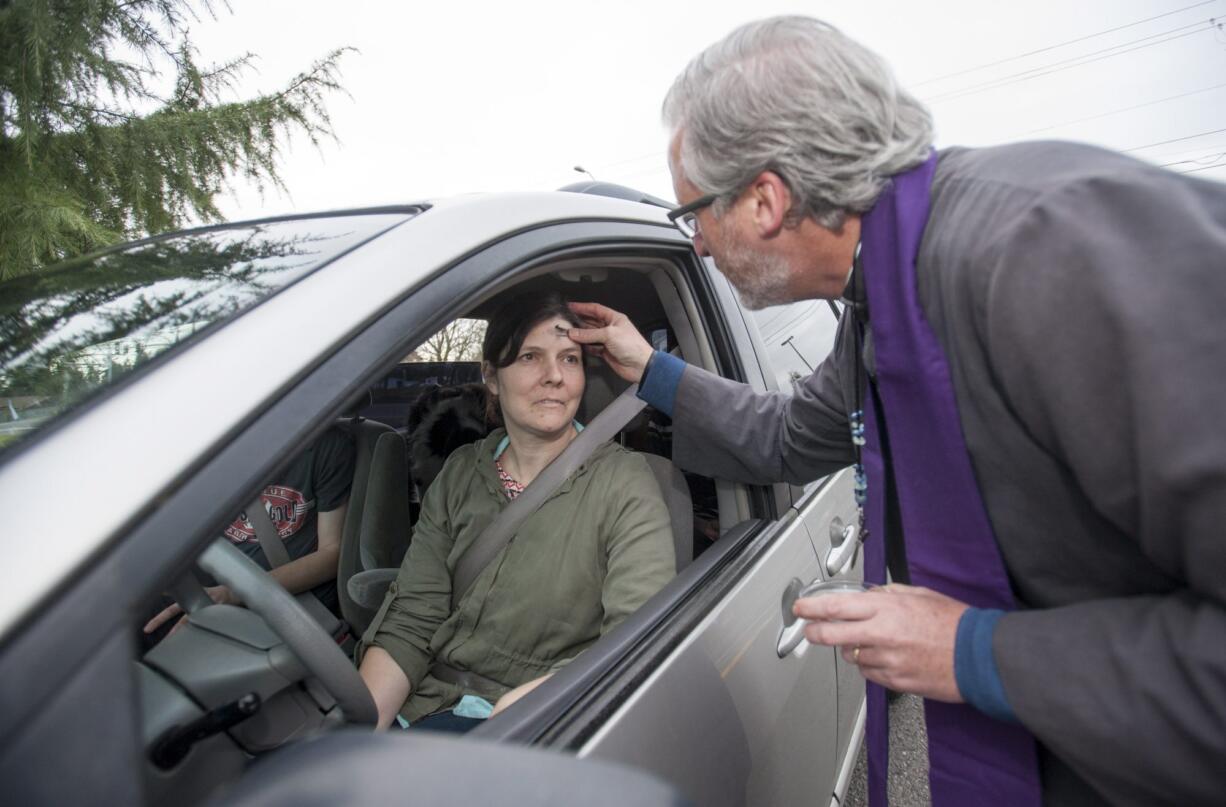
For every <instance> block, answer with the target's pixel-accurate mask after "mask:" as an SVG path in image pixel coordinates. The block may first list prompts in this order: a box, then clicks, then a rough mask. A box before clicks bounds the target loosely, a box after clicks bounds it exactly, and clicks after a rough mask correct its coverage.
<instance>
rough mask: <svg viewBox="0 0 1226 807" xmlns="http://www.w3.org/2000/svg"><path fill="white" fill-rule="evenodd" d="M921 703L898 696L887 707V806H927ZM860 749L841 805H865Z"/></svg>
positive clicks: (925, 755) (925, 747)
mask: <svg viewBox="0 0 1226 807" xmlns="http://www.w3.org/2000/svg"><path fill="white" fill-rule="evenodd" d="M922 704H923V702H922V701H921V700H920V699H919V698H917V697H915V696H914V695H902V696H900V697H899V698H898V699H897V700H895V701H894V703H893V704H891V706H890V775H889V779H888V780H887V787H888V789H889V798H890V807H927V805H929V804H931V803H932V800H931V799H930V798H929V796H928V738H927V736H926V735H925V734H924V707H923V705H922ZM866 772H867V767H866V763H865V755H864V748H861V749H860V759H859V760H857V762H856V770H855V773H853V774H852V776H851V784H850V785H848V787H847V797H846V798H845V799H844V800H843V804H844V807H868V791H867V784H866V778H865V776H866Z"/></svg>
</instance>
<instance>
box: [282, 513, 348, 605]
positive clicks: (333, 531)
mask: <svg viewBox="0 0 1226 807" xmlns="http://www.w3.org/2000/svg"><path fill="white" fill-rule="evenodd" d="M348 504H349V503H348V501H344V502H341V504H340V506H339V507H337V508H336V509H334V510H329V511H328V512H326V513H320V514H319V520H318V522H317V527H318V534H319V540H318V545H317V546H316V548H315V551H314V552H308V553H307V554H305V555H303V556H302V557H300V558H297V559H296V560H291V561H290V562H289V563H287V564H285V565H284V566H278V567H277V568H275V569H273V570H272V571H271V572H269V574H271V575H272V577H273V579H274V580H276V581H277V582H278V583H280V584H281V586H282V588H284V589H285V590H286V591H288V592H289V593H290V594H298V593H300V592H303V591H309V590H310V589H313V588H315V586H318V585H319V584H321V583H325V582H327V581H328V580H334V579H335V578H336V567H337V563H338V562H339V559H340V554H341V532H342V530H343V529H344V526H345V513H346V512H347V511H348V509H349V507H348Z"/></svg>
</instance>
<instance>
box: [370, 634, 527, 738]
mask: <svg viewBox="0 0 1226 807" xmlns="http://www.w3.org/2000/svg"><path fill="white" fill-rule="evenodd" d="M358 674H359V675H361V676H362V680H363V681H364V682H365V683H366V688H367V689H369V690H370V696H371V697H372V698H373V699H374V701H375V708H377V709H378V710H379V722H378V723H377V724H376V728H378V729H379V730H382V729H385V728H387V727H388V726H390V725H391V724H392V721H393V720H395V719H396V715H397V714H398V713H399V712H400V707H402V706H404V702H405V701H407V700H408V699H409V694H410V693H411V692H412V691H413V684H412V682H410V681H409V677H408V676H407V675H405V673H404V670H402V669H401V668H400V665H399V664H397V663H396V660H395V659H393V658H392V657H391V654H389V653H388V652H387V651H386V650H384V649H383V648H382V647H379V646H377V645H376V646H372V647H369V648H367V649H366V653H365V654H363V656H362V666H361V667H359V668H358ZM508 694H510V693H508Z"/></svg>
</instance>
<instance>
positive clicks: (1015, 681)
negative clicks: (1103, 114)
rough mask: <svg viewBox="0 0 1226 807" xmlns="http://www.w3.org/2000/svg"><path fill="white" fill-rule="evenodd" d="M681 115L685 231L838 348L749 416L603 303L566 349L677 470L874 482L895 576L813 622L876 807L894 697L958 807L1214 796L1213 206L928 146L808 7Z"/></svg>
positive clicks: (725, 53)
mask: <svg viewBox="0 0 1226 807" xmlns="http://www.w3.org/2000/svg"><path fill="white" fill-rule="evenodd" d="M664 115H665V120H666V122H667V123H668V125H669V126H670V127H671V129H672V132H673V136H672V142H671V147H670V152H669V165H670V169H671V171H672V175H673V186H674V190H675V191H676V194H677V200H678V201H679V202H680V203H681V206H680V207H678V208H676V209H675V210H673V211H672V212H671V213H670V214H669V216H670V218H671V219H672V220H673V221H674V222H675V223H676V224H677V226H678V227H679V228H680V229H682V231H683V232H685V233H686V234H687V235H689V236H690V237H691V238H692V239H693V241H694V246H695V249H696V250H697V252H698V254H699V255H703V256H710V257H712V258H714V260H715V262H716V264H717V265H718V267H719V269H720V271H722V272H723V273H724V274H725V275H726V276H727V277H728V279H729V280H730V281H731V282H732V284H733V285H734V286H735V287H736V288H737V290H738V292H739V293H740V295H741V298H742V300H743V301H744V302H745V303H746V304H747V305H748V306H750V307H753V308H758V307H763V306H768V305H774V304H779V303H785V302H791V301H795V300H801V299H827V300H831V299H837V298H840V297H842V298H843V299H844V300H845V301H846V303H847V306H846V309H845V312H844V315H843V317H842V321H841V322H840V326H839V333H838V336H837V338H836V345H835V349H834V351H833V352H832V353H831V355H830V357H829V358H828V359H827V360H826V361H825V362H824V363H823V364H822V365H821V366H820V367H818V368H817V370H816V371H815V372H814V373H813V375H811V376H810V377H809V378H807V379H805V380H804V381H803V383H801V384H800V385H799V386H798V388H797V390H796V391H795V394H794V395H786V394H782V393H768V394H756V393H754V392H753V391H752V390H751V389H750V388H749V387H748V386H745V385H740V384H736V383H733V382H730V381H727V380H724V379H721V378H719V377H717V376H715V375H713V374H711V373H708V372H705V371H704V370H701V369H699V368H697V367H693V366H689V365H686V364H684V363H683V362H681V361H680V360H678V359H676V358H674V357H671V356H669V355H668V354H665V353H661V352H655V351H652V349H651V347H650V346H649V345H648V344H647V343H646V341H644V340H643V338H642V337H641V336H640V335H639V334H638V332H637V331H636V330H635V328H634V326H633V325H632V324H631V323H630V322H629V321H628V320H627V319H626V317H625V316H623V315H621V314H619V313H617V312H614V311H611V310H610V309H607V308H603V307H601V306H598V305H594V304H575V306H574V307H575V309H576V311H577V312H578V313H579V314H581V315H582V316H583V317H585V319H586V320H587V321H588V322H589V323H590V324H591V325H592V327H591V328H588V329H576V330H572V331H571V337H572V338H574V339H575V340H576V341H580V342H585V343H592V344H599V345H600V346H601V347H602V350H601V353H602V355H603V356H604V357H605V359H606V361H608V362H609V364H610V365H611V366H612V367H613V368H614V369H615V370H616V371H617V372H618V373H619V374H620V375H622V376H623V377H624V378H626V379H628V380H631V381H640V382H641V383H640V395H641V396H642V397H644V398H645V399H646V400H648V401H649V402H650V403H651V404H653V405H654V406H656V407H657V408H658V409H660V410H662V411H664V412H666V413H669V414H671V415H672V416H673V417H674V453H673V459H674V461H675V462H676V463H677V464H679V465H681V466H682V467H685V468H691V469H695V470H701V471H702V472H703V473H707V474H713V475H717V476H722V477H724V478H728V479H732V480H738V481H742V482H747V483H756V482H766V481H776V480H787V481H791V482H796V483H803V482H807V481H810V480H813V479H816V478H818V477H820V476H822V475H825V474H828V473H831V472H833V471H835V470H837V469H839V468H841V467H845V466H847V465H854V466H855V468H856V477H857V499H858V500H859V501H860V502H861V505H862V508H863V512H862V515H861V518H862V522H863V526H864V527H865V528H866V529H865V532H866V533H867V537H866V539H865V545H864V550H865V569H866V578H867V579H869V580H870V581H873V582H877V583H884V582H885V580H886V570H887V567H888V569H889V573H890V575H891V577H892V579H893V581H895V582H893V583H892V584H890V585H889V586H886V587H883V588H881V589H877V590H875V591H871V592H869V593H866V594H847V595H836V596H827V597H822V598H812V599H808V600H802V601H800V602H798V603H797V606H796V612H797V613H798V614H799V615H800V616H802V617H804V618H805V619H807V620H810V624H809V626H808V627H807V629H806V634H807V636H808V637H809V639H810V640H811V641H813V642H816V643H821V644H827V645H835V646H838V647H840V648H841V652H842V653H843V655H844V657H845V658H847V659H848V660H849V661H851V662H853V663H856V664H858V665H859V667H860V669H861V671H862V672H863V674H864V676H865V678H867V679H868V680H869V682H870V684H869V695H868V701H869V727H868V743H869V778H870V783H869V791H870V799H871V801H872V802H873V803H874V804H877V805H880V804H884V802H885V798H884V797H885V789H884V777H885V770H886V747H885V746H886V736H887V735H886V733H885V717H886V709H885V693H884V690H883V688H882V687H883V686H884V687H890V688H893V689H895V690H899V691H904V692H913V693H917V694H919V695H922V696H924V697H925V699H926V700H925V716H926V723H927V729H928V741H929V781H930V786H931V793H932V798H933V802H934V803H936V804H938V805H946V804H957V805H982V804H993V805H996V807H1000V805H1023V804H1025V805H1032V804H1039V803H1046V804H1078V805H1082V804H1095V803H1110V804H1156V803H1178V804H1194V803H1210V802H1212V801H1218V800H1220V798H1221V792H1222V788H1223V785H1226V774H1223V773H1222V761H1223V760H1226V730H1224V729H1223V726H1226V573H1224V572H1226V540H1223V532H1224V530H1226V429H1223V428H1222V425H1221V422H1220V421H1221V416H1222V413H1223V412H1226V337H1224V336H1223V332H1222V327H1221V321H1222V319H1221V318H1222V311H1224V310H1226V271H1224V268H1226V188H1224V187H1223V186H1222V185H1220V184H1217V183H1213V182H1207V181H1202V180H1196V179H1193V178H1189V177H1183V176H1179V175H1176V174H1172V173H1170V172H1167V171H1163V170H1162V169H1159V168H1156V167H1154V166H1150V165H1147V164H1144V163H1140V162H1137V161H1135V160H1132V159H1130V158H1127V157H1124V156H1122V155H1119V154H1115V153H1112V152H1108V151H1104V150H1101V149H1097V148H1092V147H1088V146H1081V145H1074V144H1068V143H1054V142H1032V143H1021V144H1016V145H1009V146H1002V147H996V148H987V149H978V150H969V149H948V150H945V151H942V152H940V153H939V154H938V153H934V152H933V151H932V147H931V142H932V124H931V119H930V117H929V115H928V113H927V112H926V111H925V110H924V108H923V107H922V106H921V105H920V104H919V103H918V102H917V101H916V100H915V99H914V98H912V97H911V96H910V95H909V94H907V93H906V92H905V91H903V90H902V89H901V88H900V87H899V86H898V85H897V83H896V82H895V80H894V78H893V76H892V75H891V73H890V71H889V69H888V68H887V67H886V65H885V64H884V63H883V62H882V61H881V60H880V59H879V58H878V57H877V56H875V55H874V54H872V53H871V52H869V51H868V50H867V49H865V48H864V47H862V46H860V45H858V44H857V43H855V42H853V41H851V40H850V39H848V38H847V37H845V36H843V35H842V34H841V33H839V32H838V31H837V30H835V29H834V28H832V27H830V26H829V25H826V24H824V23H821V22H819V21H817V20H812V19H807V18H802V17H781V18H775V19H768V20H763V21H760V22H756V23H751V24H749V25H746V26H744V27H742V28H740V29H738V30H736V31H734V32H733V33H732V34H730V35H729V36H728V37H727V38H725V39H724V40H722V41H720V42H718V43H716V44H715V45H712V46H711V47H710V48H708V49H707V50H706V51H704V52H703V53H702V54H700V55H699V56H698V57H697V58H695V59H694V60H693V61H692V62H691V63H690V65H689V66H688V67H687V68H686V69H685V71H684V72H683V73H682V74H681V76H680V77H678V79H677V80H676V82H675V84H674V85H673V88H672V90H671V91H670V92H669V94H668V98H667V99H666V101H665V104H664ZM714 400H718V401H721V402H724V405H723V406H722V407H721V410H720V411H715V412H713V411H712V408H711V406H710V404H709V402H710V401H714ZM908 583H909V584H910V585H907V584H908Z"/></svg>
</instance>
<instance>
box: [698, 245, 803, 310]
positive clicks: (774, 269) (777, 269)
mask: <svg viewBox="0 0 1226 807" xmlns="http://www.w3.org/2000/svg"><path fill="white" fill-rule="evenodd" d="M723 253H724V255H723V263H724V266H723V267H720V266H719V264H716V266H717V267H718V268H719V269H720V271H721V272H723V273H724V276H725V277H727V278H728V282H729V283H731V284H732V287H733V288H734V289H736V293H737V296H738V297H740V298H741V304H742V305H744V306H745V307H746V308H748V309H749V310H751V311H760V310H762V309H763V308H770V307H771V306H772V305H783V304H785V303H791V302H795V301H794V299H793V298H792V294H791V291H790V290H789V289H788V281H789V279H790V277H791V269H790V268H789V267H788V265H787V262H786V261H784V260H783V258H781V257H779V256H776V255H760V254H755V253H754V252H753V251H751V250H749V249H746V248H744V247H742V246H739V245H737V246H732V245H729V248H728V249H725V250H723ZM724 267H727V269H731V270H732V271H731V272H729V271H727V269H725V268H724ZM733 278H735V279H733Z"/></svg>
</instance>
